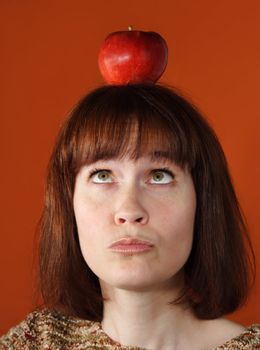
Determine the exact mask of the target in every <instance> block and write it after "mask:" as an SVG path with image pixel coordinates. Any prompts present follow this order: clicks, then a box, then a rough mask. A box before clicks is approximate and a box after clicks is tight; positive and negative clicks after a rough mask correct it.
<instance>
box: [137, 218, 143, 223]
mask: <svg viewBox="0 0 260 350" xmlns="http://www.w3.org/2000/svg"><path fill="white" fill-rule="evenodd" d="M142 220H143V218H142V217H141V218H138V219H136V220H135V221H137V222H141V221H142Z"/></svg>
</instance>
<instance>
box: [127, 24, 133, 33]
mask: <svg viewBox="0 0 260 350" xmlns="http://www.w3.org/2000/svg"><path fill="white" fill-rule="evenodd" d="M128 30H129V31H130V32H131V31H132V30H133V26H132V24H131V25H130V26H128Z"/></svg>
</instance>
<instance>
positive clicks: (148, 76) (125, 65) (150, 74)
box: [98, 27, 168, 84]
mask: <svg viewBox="0 0 260 350" xmlns="http://www.w3.org/2000/svg"><path fill="white" fill-rule="evenodd" d="M167 60H168V48H167V44H166V41H165V40H164V39H163V38H162V37H161V35H160V34H158V33H155V32H144V31H139V30H132V28H131V27H129V28H128V31H119V32H114V33H111V34H109V35H108V36H107V37H106V39H105V41H104V43H103V44H102V46H101V48H100V51H99V55H98V65H99V69H100V72H101V74H102V76H103V78H104V79H105V81H106V82H107V83H108V84H139V83H155V82H156V81H157V80H158V79H159V78H160V77H161V75H162V74H163V72H164V70H165V68H166V65H167Z"/></svg>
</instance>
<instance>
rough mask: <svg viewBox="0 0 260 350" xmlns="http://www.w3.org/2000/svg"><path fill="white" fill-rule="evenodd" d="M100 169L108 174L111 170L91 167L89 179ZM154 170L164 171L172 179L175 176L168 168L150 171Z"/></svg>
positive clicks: (157, 170) (155, 170) (156, 170)
mask: <svg viewBox="0 0 260 350" xmlns="http://www.w3.org/2000/svg"><path fill="white" fill-rule="evenodd" d="M101 171H106V172H108V173H109V174H111V170H109V169H98V168H96V169H93V170H91V171H90V173H89V178H90V179H91V178H92V177H93V176H94V175H96V174H98V173H99V172H101ZM156 172H164V173H166V174H167V175H170V176H171V177H172V179H174V178H175V175H174V174H173V172H172V171H171V170H170V169H169V168H159V169H154V170H152V172H151V173H156Z"/></svg>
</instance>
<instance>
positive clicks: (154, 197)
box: [74, 156, 196, 291]
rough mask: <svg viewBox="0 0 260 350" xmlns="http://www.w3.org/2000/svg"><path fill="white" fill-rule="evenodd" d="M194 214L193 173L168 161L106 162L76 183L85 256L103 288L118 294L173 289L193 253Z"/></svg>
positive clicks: (91, 168) (86, 169)
mask: <svg viewBox="0 0 260 350" xmlns="http://www.w3.org/2000/svg"><path fill="white" fill-rule="evenodd" d="M195 210H196V196H195V190H194V185H193V181H192V178H191V175H190V173H189V172H188V171H186V170H183V169H181V168H180V167H179V166H177V165H176V164H175V163H173V162H171V161H169V160H152V158H151V157H149V156H145V157H142V158H139V159H138V160H137V161H134V160H131V159H129V158H127V157H125V158H123V159H117V158H116V159H111V160H101V161H98V162H96V163H93V164H90V165H87V166H84V167H82V168H81V170H80V172H79V173H78V175H77V178H76V184H75V192H74V211H75V217H76V222H77V228H78V235H79V242H80V247H81V251H82V254H83V256H84V259H85V261H86V263H87V264H88V266H89V267H90V269H91V270H92V271H93V272H94V273H95V274H96V275H97V276H98V277H99V279H100V280H101V281H102V283H106V284H108V285H110V286H113V287H116V288H121V289H128V290H139V291H141V290H145V289H146V288H148V289H149V290H151V289H152V288H158V287H161V286H163V285H165V283H166V285H168V284H169V283H170V285H171V283H174V281H175V278H177V277H176V276H177V273H178V272H180V271H181V269H182V267H183V266H184V264H185V262H186V261H187V259H188V256H189V254H190V251H191V247H192V240H193V226H194V217H195ZM133 239H137V240H139V241H141V242H137V243H135V242H134V241H133ZM118 241H121V242H120V243H121V244H119V243H118ZM142 241H144V243H143V244H142ZM115 243H118V245H117V246H114V247H111V245H113V244H115ZM130 243H132V245H131V244H130ZM122 244H128V245H126V246H125V245H122ZM129 244H130V245H129ZM178 275H179V274H178Z"/></svg>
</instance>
